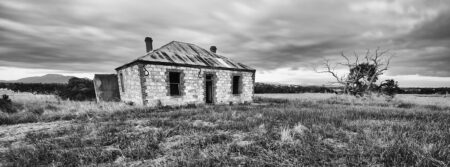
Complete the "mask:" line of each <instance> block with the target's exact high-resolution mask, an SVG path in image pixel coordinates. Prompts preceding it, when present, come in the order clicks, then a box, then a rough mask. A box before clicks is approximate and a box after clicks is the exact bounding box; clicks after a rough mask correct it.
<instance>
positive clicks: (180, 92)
mask: <svg viewBox="0 0 450 167" xmlns="http://www.w3.org/2000/svg"><path fill="white" fill-rule="evenodd" d="M171 73H179V83H171V80H170V76H171ZM165 74H166V90H167V94H166V95H167V96H170V97H182V96H184V80H183V79H184V72H183V70H179V69H167V70H166V73H165ZM172 84H177V85H178V86H177V87H178V94H172V89H171V88H172V86H171V85H172Z"/></svg>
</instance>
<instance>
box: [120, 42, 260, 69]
mask: <svg viewBox="0 0 450 167" xmlns="http://www.w3.org/2000/svg"><path fill="white" fill-rule="evenodd" d="M135 61H150V62H162V63H174V64H181V65H183V64H184V65H196V66H206V67H219V68H232V69H243V70H254V69H252V68H250V67H248V66H246V65H244V64H241V63H238V62H236V61H234V60H231V59H229V58H226V57H224V56H220V55H218V54H216V53H213V52H211V51H209V50H206V49H203V48H201V47H199V46H197V45H194V44H190V43H185V42H178V41H172V42H170V43H168V44H166V45H164V46H162V47H161V48H159V49H156V50H152V51H150V52H148V53H147V54H146V55H144V56H142V57H139V58H138V59H137V60H135ZM133 62H134V61H133ZM119 68H120V67H119Z"/></svg>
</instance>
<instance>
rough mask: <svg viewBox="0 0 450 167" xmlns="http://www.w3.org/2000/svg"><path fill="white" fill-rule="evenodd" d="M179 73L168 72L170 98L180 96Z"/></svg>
mask: <svg viewBox="0 0 450 167" xmlns="http://www.w3.org/2000/svg"><path fill="white" fill-rule="evenodd" d="M180 74H181V73H180V72H169V84H170V90H169V94H170V96H180V95H181V91H180V90H181V82H180V80H181V79H180Z"/></svg>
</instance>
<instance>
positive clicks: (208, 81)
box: [205, 74, 214, 104]
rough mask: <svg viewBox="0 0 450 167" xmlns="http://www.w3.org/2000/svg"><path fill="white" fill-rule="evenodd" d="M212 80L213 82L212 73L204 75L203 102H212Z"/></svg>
mask: <svg viewBox="0 0 450 167" xmlns="http://www.w3.org/2000/svg"><path fill="white" fill-rule="evenodd" d="M213 82H214V75H213V74H206V76H205V102H206V103H207V104H212V103H214V98H213V97H214V93H213Z"/></svg>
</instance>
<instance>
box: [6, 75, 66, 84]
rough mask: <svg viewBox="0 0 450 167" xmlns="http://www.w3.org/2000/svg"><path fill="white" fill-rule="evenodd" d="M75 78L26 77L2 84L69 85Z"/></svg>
mask: <svg viewBox="0 0 450 167" xmlns="http://www.w3.org/2000/svg"><path fill="white" fill-rule="evenodd" d="M72 77H73V76H64V75H60V74H47V75H44V76H36V77H26V78H21V79H18V80H12V81H0V82H20V83H68V82H69V79H70V78H72Z"/></svg>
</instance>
